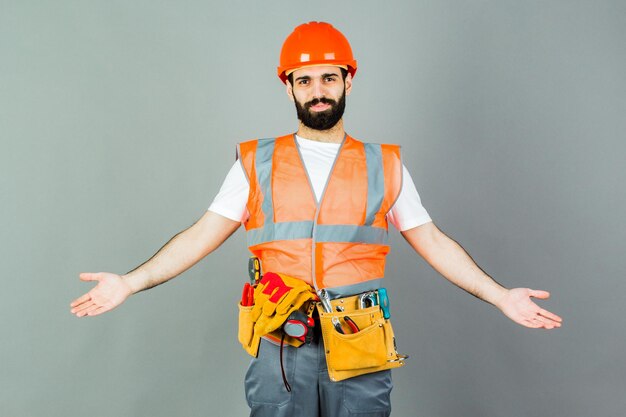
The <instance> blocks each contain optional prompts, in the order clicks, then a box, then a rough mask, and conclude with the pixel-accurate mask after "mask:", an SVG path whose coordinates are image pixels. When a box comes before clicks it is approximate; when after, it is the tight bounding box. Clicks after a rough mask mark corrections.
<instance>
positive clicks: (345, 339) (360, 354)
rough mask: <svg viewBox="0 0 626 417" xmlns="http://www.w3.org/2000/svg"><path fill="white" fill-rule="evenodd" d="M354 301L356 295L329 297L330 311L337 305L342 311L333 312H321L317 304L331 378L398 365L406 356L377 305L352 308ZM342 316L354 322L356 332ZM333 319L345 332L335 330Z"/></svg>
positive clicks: (347, 376) (341, 377) (402, 363)
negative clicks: (398, 347) (398, 351)
mask: <svg viewBox="0 0 626 417" xmlns="http://www.w3.org/2000/svg"><path fill="white" fill-rule="evenodd" d="M357 301H358V297H356V296H355V297H346V298H343V299H339V300H332V302H331V304H332V306H333V310H334V309H335V306H336V305H339V304H341V305H342V307H344V311H341V312H337V311H333V312H332V313H326V312H324V310H323V308H322V306H321V304H318V305H317V307H318V313H319V316H320V322H321V327H322V336H323V338H324V346H325V352H326V363H327V366H328V376H329V377H330V380H331V381H342V380H344V379H348V378H352V377H354V376H358V375H363V374H368V373H372V372H377V371H383V370H386V369H392V368H398V367H400V366H403V365H404V359H406V358H407V356H404V355H399V354H398V353H397V352H396V348H395V339H394V333H393V328H392V327H391V322H390V321H389V320H388V319H385V318H384V317H383V314H382V311H381V309H380V307H379V306H373V307H368V308H364V309H359V308H355V305H356V303H357ZM345 316H349V317H350V318H351V319H352V320H353V321H354V323H355V324H356V325H357V326H358V329H359V331H358V332H356V333H352V332H351V331H350V330H349V329H350V327H348V326H347V324H346V323H345V320H344V317H345ZM333 318H336V319H337V320H338V321H339V323H340V325H341V326H342V328H343V329H344V331H345V334H342V333H339V332H338V331H337V330H336V329H335V326H334V325H333Z"/></svg>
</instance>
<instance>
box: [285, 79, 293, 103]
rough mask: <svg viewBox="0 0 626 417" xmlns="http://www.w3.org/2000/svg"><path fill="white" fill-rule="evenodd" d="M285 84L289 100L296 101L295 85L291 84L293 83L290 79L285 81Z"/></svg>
mask: <svg viewBox="0 0 626 417" xmlns="http://www.w3.org/2000/svg"><path fill="white" fill-rule="evenodd" d="M285 86H286V87H287V95H288V96H289V100H291V101H294V98H293V87H292V86H291V83H290V82H289V80H287V82H286V83H285Z"/></svg>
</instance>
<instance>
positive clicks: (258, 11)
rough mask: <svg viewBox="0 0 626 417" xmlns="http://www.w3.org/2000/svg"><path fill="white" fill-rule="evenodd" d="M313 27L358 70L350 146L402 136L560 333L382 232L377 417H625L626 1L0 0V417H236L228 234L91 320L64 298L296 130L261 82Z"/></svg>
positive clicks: (146, 247) (236, 273) (466, 238)
mask: <svg viewBox="0 0 626 417" xmlns="http://www.w3.org/2000/svg"><path fill="white" fill-rule="evenodd" d="M310 20H328V21H330V22H332V23H333V24H334V25H335V26H336V27H338V28H339V29H340V30H342V31H343V32H344V33H345V34H346V35H347V37H348V38H349V39H350V41H351V43H352V46H353V49H354V51H355V55H356V57H357V59H358V62H359V71H358V73H357V75H356V78H355V84H354V89H353V94H352V95H351V96H350V97H349V100H348V108H347V114H346V126H347V130H348V132H349V133H351V134H352V135H353V136H355V137H357V138H361V139H363V140H369V141H378V142H395V143H400V144H401V145H402V146H403V150H404V157H405V163H406V164H407V166H408V167H409V169H410V171H411V172H412V175H413V176H414V179H415V182H416V184H417V186H418V189H419V191H420V193H421V196H422V199H423V203H424V205H425V206H426V208H427V209H428V210H429V212H430V214H431V216H432V217H433V219H434V220H435V222H436V223H437V224H438V225H439V226H440V227H441V228H442V229H443V230H444V231H445V232H447V233H449V234H450V235H451V236H452V237H453V238H455V239H456V240H458V241H459V242H460V243H461V244H462V245H463V246H464V247H465V248H466V249H467V250H468V251H469V252H470V254H471V255H472V256H473V257H474V258H475V259H476V260H477V262H478V263H479V265H481V266H482V267H483V268H484V269H485V270H486V271H487V272H489V273H490V274H492V275H493V276H494V277H495V278H496V279H497V280H498V281H500V282H502V283H503V284H504V285H506V286H528V287H532V288H538V289H547V290H550V291H552V292H553V297H552V299H550V300H548V301H546V302H541V305H543V306H545V307H546V308H548V309H550V310H553V311H555V312H556V313H558V314H560V315H562V316H563V317H564V319H565V324H564V326H563V327H562V328H561V329H559V330H556V331H550V332H546V331H536V330H530V329H526V328H523V327H521V326H518V325H516V324H514V323H512V322H511V321H509V320H508V319H506V318H505V317H504V316H503V315H501V314H500V313H499V312H498V311H497V310H496V309H495V308H493V307H491V306H489V305H487V304H485V303H482V302H480V301H477V300H476V299H474V298H473V297H471V296H469V295H467V294H466V293H464V292H463V291H461V290H459V289H457V288H455V287H454V286H452V285H451V284H449V283H448V282H447V281H446V280H444V279H442V278H441V277H439V276H438V275H437V274H436V273H435V272H434V271H433V270H432V269H431V268H430V267H429V266H428V265H426V264H425V262H424V261H423V260H421V259H420V258H419V257H418V256H416V255H415V254H414V253H412V251H411V250H410V248H409V247H408V245H406V244H405V243H404V241H403V239H402V237H401V236H400V234H399V233H397V232H396V231H393V232H392V243H393V247H394V248H393V251H392V253H391V255H390V256H389V264H388V271H387V273H388V287H389V289H390V294H391V300H392V315H393V320H394V326H395V328H396V332H397V336H398V340H399V348H400V350H401V351H402V352H406V353H409V354H410V355H411V359H410V361H409V363H408V365H407V366H406V367H405V368H403V369H400V370H397V371H395V373H394V381H395V388H394V391H393V405H394V415H395V416H428V417H438V416H440V417H451V416H464V417H469V416H489V417H492V416H493V417H495V416H505V417H522V416H524V417H527V416H537V417H539V416H542V417H544V416H567V417H574V416H580V417H589V416H621V415H624V410H625V409H626V397H625V396H624V392H625V389H626V386H625V384H624V375H625V371H626V365H625V361H624V358H623V354H622V353H623V351H624V347H625V343H624V342H625V338H626V336H625V332H624V320H623V317H622V315H623V313H624V307H623V301H622V300H623V294H624V291H625V290H626V288H625V286H626V285H625V283H624V270H625V269H626V268H625V267H626V261H625V259H626V257H625V256H624V255H623V242H624V238H625V237H626V230H625V226H624V220H623V213H624V205H625V203H626V193H625V192H624V181H625V180H626V172H625V171H626V168H625V162H624V159H625V158H624V155H625V154H626V145H624V131H625V127H626V122H625V118H624V115H625V114H626V98H625V97H626V82H625V76H624V74H626V54H625V52H626V51H625V45H626V6H625V2H623V1H613V2H611V1H587V2H581V1H521V0H520V1H435V0H433V1H408V0H407V1H401V2H400V1H399V2H382V1H363V0H361V1H353V2H346V1H344V2H326V1H317V2H299V1H291V2H287V1H263V2H262V1H246V2H243V1H230V2H216V1H213V2H210V1H202V2H201V1H180V2H175V1H169V2H167V1H133V2H126V1H78V0H77V1H49V2H46V1H17V0H16V1H0V136H1V153H0V169H1V170H2V171H1V176H0V191H1V193H2V194H1V195H2V204H1V205H0V219H1V220H0V221H1V222H2V224H1V230H2V232H1V241H0V245H1V247H0V249H1V251H2V290H1V291H0V294H1V300H0V317H2V318H1V323H2V336H1V343H0V358H1V359H0V384H1V385H0V415H1V416H7V417H22V416H24V417H26V416H28V417H33V416H36V417H38V416H70V417H72V416H85V415H89V416H94V417H104V416H107V417H108V416H155V417H156V416H205V415H215V416H218V415H219V416H242V415H246V414H247V407H246V405H245V401H244V396H243V384H242V381H243V375H244V373H245V369H246V366H247V363H248V358H247V357H246V354H245V353H244V352H243V350H242V349H241V348H240V347H239V345H238V344H237V340H236V307H235V305H236V302H237V299H238V297H239V294H240V289H241V285H242V283H243V282H244V280H245V279H246V275H245V264H246V258H247V251H246V249H245V236H244V233H242V232H241V231H239V232H238V233H237V234H236V235H234V236H233V237H232V238H231V239H230V240H229V241H228V242H227V243H225V244H224V245H223V246H222V247H221V248H220V249H219V250H218V251H217V252H216V253H215V254H213V255H212V256H209V257H208V258H207V259H205V260H204V261H202V262H201V263H200V264H199V265H197V266H196V267H194V268H193V269H192V270H190V271H189V272H187V273H185V274H184V275H183V276H182V277H179V278H177V279H175V280H174V281H171V282H170V283H168V284H166V285H163V286H161V287H158V288H156V289H153V290H151V291H149V292H145V293H141V294H140V295H137V296H136V297H132V298H131V299H130V300H129V301H128V302H127V303H126V304H124V305H123V306H121V307H120V308H118V309H117V310H115V311H113V312H111V313H108V314H106V315H104V316H100V317H96V318H91V319H77V318H75V317H74V316H72V315H70V313H69V303H70V301H71V300H72V299H73V298H75V297H77V296H79V295H80V294H82V293H84V292H85V291H87V290H88V289H89V288H90V285H88V284H83V283H80V282H79V281H78V273H79V272H81V271H100V270H104V271H112V272H118V273H124V272H126V271H128V270H130V269H132V268H133V267H135V266H136V265H137V264H139V263H141V262H143V261H144V260H145V259H147V258H148V257H149V256H151V255H152V254H153V253H154V252H155V251H156V250H157V249H158V248H159V247H160V246H161V245H162V244H163V243H164V242H165V241H166V240H167V239H169V238H170V237H171V236H172V235H173V234H175V233H177V232H178V231H180V230H181V229H183V228H185V227H187V226H189V225H190V224H191V223H193V222H194V221H195V220H196V219H197V218H198V217H200V216H201V215H202V213H203V211H204V210H205V209H206V207H208V205H209V204H210V202H211V200H212V198H213V196H214V195H215V193H216V192H217V190H218V189H219V186H220V184H221V182H222V180H223V178H224V176H225V174H226V172H227V170H228V168H229V167H230V165H231V164H232V161H233V156H234V145H235V143H236V142H238V141H241V140H246V139H251V138H256V137H266V136H273V135H279V134H285V133H289V132H291V131H293V130H294V129H295V128H296V126H297V125H296V122H295V112H294V109H293V108H292V107H293V105H292V103H291V102H290V101H288V100H287V97H286V96H285V93H284V89H283V87H282V84H280V82H279V81H278V78H277V77H276V75H275V68H276V65H277V60H278V54H279V49H280V46H281V44H282V41H283V40H284V38H285V37H286V36H287V34H289V33H290V31H291V30H292V29H293V27H295V26H296V25H297V24H299V23H302V22H306V21H310ZM276 383H279V382H278V381H277V382H276Z"/></svg>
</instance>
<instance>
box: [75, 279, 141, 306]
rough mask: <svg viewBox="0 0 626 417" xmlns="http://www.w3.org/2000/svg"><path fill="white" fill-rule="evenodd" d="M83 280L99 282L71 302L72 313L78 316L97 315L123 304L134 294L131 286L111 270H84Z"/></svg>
mask: <svg viewBox="0 0 626 417" xmlns="http://www.w3.org/2000/svg"><path fill="white" fill-rule="evenodd" d="M80 279H81V280H83V281H97V282H98V284H97V285H96V286H95V287H94V288H93V289H92V290H91V291H89V292H88V293H87V294H84V295H83V296H81V297H79V298H77V299H76V300H74V301H72V303H71V304H70V307H71V310H70V311H71V312H72V314H76V316H77V317H83V316H97V315H98V314H102V313H105V312H107V311H109V310H112V309H114V308H115V307H117V306H118V305H120V304H122V303H123V302H124V300H126V299H127V298H128V296H129V295H131V294H132V290H131V288H130V286H129V285H128V284H127V283H126V282H125V281H124V280H123V279H122V277H121V276H119V275H117V274H111V273H109V272H98V273H93V272H83V273H82V274H80Z"/></svg>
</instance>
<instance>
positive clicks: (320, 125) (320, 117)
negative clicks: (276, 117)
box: [287, 66, 352, 130]
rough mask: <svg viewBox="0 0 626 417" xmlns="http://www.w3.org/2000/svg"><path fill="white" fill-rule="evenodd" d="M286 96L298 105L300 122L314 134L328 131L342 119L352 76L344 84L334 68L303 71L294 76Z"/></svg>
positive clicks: (337, 69) (312, 68) (295, 73)
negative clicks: (314, 132) (318, 131)
mask: <svg viewBox="0 0 626 417" xmlns="http://www.w3.org/2000/svg"><path fill="white" fill-rule="evenodd" d="M291 79H292V80H293V85H292V84H291V83H288V84H287V94H288V95H289V96H290V98H291V99H292V100H293V101H294V103H295V105H296V112H297V115H298V119H299V120H300V121H301V122H302V124H303V125H305V126H306V127H309V128H311V129H314V130H329V129H331V128H332V127H334V126H335V125H336V124H337V122H339V120H341V118H342V116H343V112H344V109H345V104H346V102H345V96H346V95H348V94H350V89H351V87H352V79H351V76H350V74H348V75H346V78H345V80H344V78H343V76H342V74H341V69H340V68H339V67H334V66H316V67H309V68H301V69H299V70H296V71H294V72H293V73H292V76H291Z"/></svg>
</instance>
